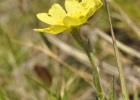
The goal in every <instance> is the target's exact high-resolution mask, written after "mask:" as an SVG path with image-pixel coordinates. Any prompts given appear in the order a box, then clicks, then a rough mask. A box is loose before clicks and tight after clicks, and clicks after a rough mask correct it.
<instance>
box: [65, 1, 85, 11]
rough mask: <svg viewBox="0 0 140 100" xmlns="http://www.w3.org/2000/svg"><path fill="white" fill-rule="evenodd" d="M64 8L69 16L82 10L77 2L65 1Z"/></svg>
mask: <svg viewBox="0 0 140 100" xmlns="http://www.w3.org/2000/svg"><path fill="white" fill-rule="evenodd" d="M65 8H66V11H67V12H68V13H69V14H76V13H77V12H80V11H81V10H82V9H83V7H82V6H81V5H80V3H79V2H78V0H66V1H65Z"/></svg>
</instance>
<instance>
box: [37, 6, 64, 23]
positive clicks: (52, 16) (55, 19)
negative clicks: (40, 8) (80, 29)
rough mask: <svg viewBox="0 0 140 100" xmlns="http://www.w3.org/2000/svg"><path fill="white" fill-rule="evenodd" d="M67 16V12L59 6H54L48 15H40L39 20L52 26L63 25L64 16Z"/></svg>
mask: <svg viewBox="0 0 140 100" xmlns="http://www.w3.org/2000/svg"><path fill="white" fill-rule="evenodd" d="M65 15H66V12H65V11H64V10H63V8H62V7H61V6H60V5H59V4H54V5H53V6H52V7H51V8H50V9H49V12H48V13H39V14H37V17H38V19H40V20H41V21H43V22H45V23H47V24H50V25H55V24H63V23H62V20H63V18H64V16H65Z"/></svg>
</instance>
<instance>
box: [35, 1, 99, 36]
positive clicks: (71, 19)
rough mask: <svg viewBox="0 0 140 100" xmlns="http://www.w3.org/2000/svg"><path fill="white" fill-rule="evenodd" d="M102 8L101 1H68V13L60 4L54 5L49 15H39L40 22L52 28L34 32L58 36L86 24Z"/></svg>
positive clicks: (66, 3)
mask: <svg viewBox="0 0 140 100" xmlns="http://www.w3.org/2000/svg"><path fill="white" fill-rule="evenodd" d="M101 6H102V2H101V1H100V0H66V1H65V8H66V11H67V13H66V12H65V11H64V10H63V8H62V7H61V6H60V5H59V4H54V5H52V7H51V8H50V9H49V12H48V13H39V14H37V18H38V19H39V20H41V21H42V22H45V23H47V24H50V25H52V26H50V27H48V28H44V29H34V31H37V32H47V33H51V34H58V33H60V32H62V31H64V30H67V29H70V28H71V27H76V26H80V25H82V24H84V23H86V22H87V20H88V18H89V17H91V16H92V15H93V14H94V12H95V11H96V10H97V9H98V8H100V7H101Z"/></svg>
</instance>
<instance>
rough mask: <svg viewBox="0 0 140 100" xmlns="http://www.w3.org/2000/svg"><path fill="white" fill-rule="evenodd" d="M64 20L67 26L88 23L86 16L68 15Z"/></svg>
mask: <svg viewBox="0 0 140 100" xmlns="http://www.w3.org/2000/svg"><path fill="white" fill-rule="evenodd" d="M63 22H64V24H65V25H66V26H67V27H69V28H70V27H71V26H80V25H82V24H84V23H86V22H87V19H86V17H84V16H81V17H80V18H73V17H71V16H66V17H65V18H64V20H63Z"/></svg>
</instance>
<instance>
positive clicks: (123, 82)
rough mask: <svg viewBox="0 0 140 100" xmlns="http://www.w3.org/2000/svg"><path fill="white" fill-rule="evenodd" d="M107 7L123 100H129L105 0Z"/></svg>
mask: <svg viewBox="0 0 140 100" xmlns="http://www.w3.org/2000/svg"><path fill="white" fill-rule="evenodd" d="M105 6H106V9H107V14H108V19H109V23H110V28H111V35H112V41H113V47H114V51H115V56H116V60H117V65H118V71H119V76H120V81H121V88H122V94H123V100H129V98H128V93H127V89H126V84H125V78H124V74H123V69H122V65H121V62H120V58H119V50H118V48H117V44H116V39H115V35H114V31H113V28H112V23H111V17H110V13H109V7H108V3H107V1H106V0H105Z"/></svg>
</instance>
